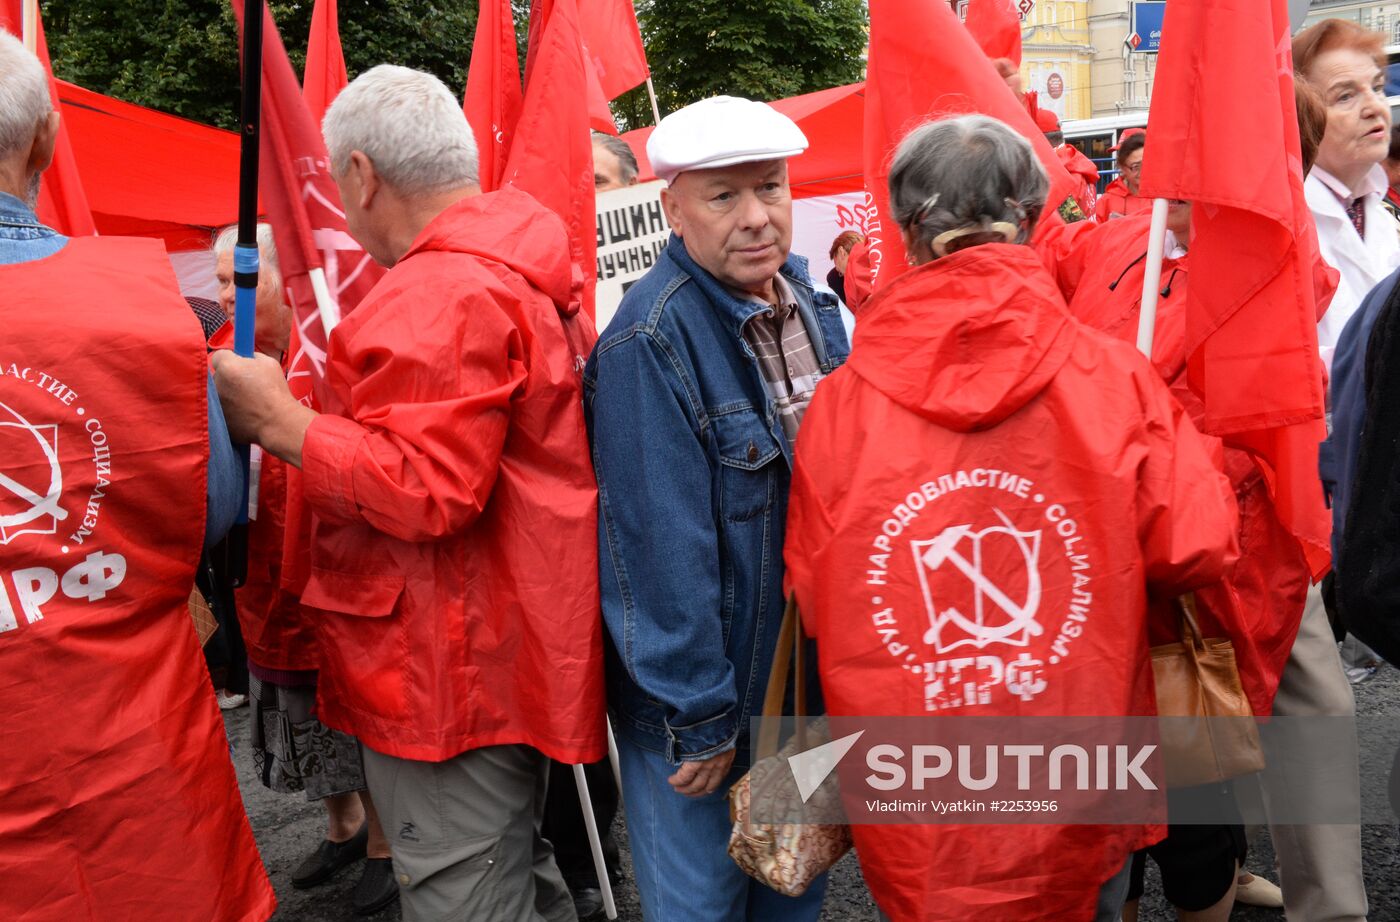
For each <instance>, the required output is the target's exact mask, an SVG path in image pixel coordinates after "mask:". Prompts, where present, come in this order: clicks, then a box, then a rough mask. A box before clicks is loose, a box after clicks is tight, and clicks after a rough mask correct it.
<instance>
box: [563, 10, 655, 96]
mask: <svg viewBox="0 0 1400 922" xmlns="http://www.w3.org/2000/svg"><path fill="white" fill-rule="evenodd" d="M579 19H580V22H579V27H580V29H582V31H583V44H584V47H585V48H586V49H587V51H588V60H589V61H590V62H591V63H592V65H593V69H594V70H596V71H597V72H598V85H599V86H600V87H602V90H603V98H604V99H616V98H617V97H619V96H621V95H622V94H623V93H625V92H627V91H628V90H630V89H632V87H634V86H636V85H637V84H639V83H642V82H644V81H645V80H646V79H647V77H649V76H650V75H651V70H650V69H649V68H648V67H647V53H646V49H645V48H644V47H642V32H641V30H640V29H638V28H637V11H636V9H635V8H634V7H633V6H632V0H580V2H579Z"/></svg>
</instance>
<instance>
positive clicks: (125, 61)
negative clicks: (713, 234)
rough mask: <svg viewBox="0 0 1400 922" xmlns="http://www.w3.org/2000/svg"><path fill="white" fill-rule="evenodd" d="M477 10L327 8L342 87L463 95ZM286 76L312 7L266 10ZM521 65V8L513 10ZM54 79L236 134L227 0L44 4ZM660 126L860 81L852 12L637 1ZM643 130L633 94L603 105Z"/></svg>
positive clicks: (233, 38)
mask: <svg viewBox="0 0 1400 922" xmlns="http://www.w3.org/2000/svg"><path fill="white" fill-rule="evenodd" d="M477 2H478V0H340V3H339V6H340V37H341V43H342V45H343V46H344V50H345V60H346V66H347V69H348V70H349V72H350V77H351V78H352V79H353V78H354V77H355V75H357V74H359V73H360V72H361V71H363V70H366V69H367V68H370V67H373V66H374V65H375V64H381V63H384V62H390V63H394V64H404V65H407V66H409V67H417V68H420V69H423V70H427V71H429V72H431V73H434V74H437V75H438V76H439V77H441V78H442V79H443V81H444V82H446V83H447V85H448V87H449V88H450V89H451V90H452V91H453V92H454V93H456V94H458V95H459V96H460V95H461V93H462V90H463V88H464V87H465V86H466V77H467V65H468V63H469V61H470V60H471V44H472V34H473V32H474V30H475V26H476V15H477ZM269 5H270V7H271V9H272V13H273V16H274V17H275V18H276V20H277V25H278V29H279V31H280V32H281V33H282V40H283V42H284V43H285V44H286V46H287V53H288V56H289V57H290V58H291V60H292V66H293V67H294V68H295V69H296V70H297V72H298V74H300V72H301V68H302V67H303V65H304V63H305V57H306V41H307V33H308V31H309V29H310V27H311V10H312V0H269ZM512 6H513V7H514V8H515V19H516V26H517V32H518V34H519V39H520V53H521V66H522V69H523V67H524V55H525V41H526V26H527V22H528V15H529V6H530V3H529V0H512ZM42 10H43V16H44V25H45V29H46V32H47V35H48V41H49V51H50V54H51V56H52V58H53V63H54V71H55V73H56V74H57V75H58V76H59V77H61V78H63V79H65V80H70V81H72V82H73V83H77V84H79V85H81V86H85V87H87V88H89V89H92V90H97V91H98V92H101V93H106V94H109V95H112V96H116V97H117V98H119V99H125V100H128V101H130V102H134V103H139V104H140V105H144V106H151V107H153V108H156V109H161V110H163V111H166V112H173V113H175V114H177V115H182V116H185V117H186V118H191V119H195V120H197V121H201V122H206V123H209V124H213V125H218V126H220V127H224V128H232V127H235V126H236V125H237V122H238V35H237V32H236V30H235V26H234V18H233V13H232V12H231V10H230V7H229V4H228V0H43V3H42ZM637 13H638V19H639V21H640V23H641V27H642V37H643V39H644V41H645V42H646V47H647V57H648V59H649V60H650V62H651V69H652V74H653V80H654V83H655V85H656V92H657V96H658V99H659V101H660V107H661V112H662V114H663V115H664V114H666V113H667V112H671V111H674V110H676V109H678V108H680V107H681V106H684V105H686V104H688V103H691V102H694V101H695V100H697V99H703V98H704V97H706V96H713V95H715V94H717V93H730V94H733V95H739V96H748V97H750V98H752V99H777V98H780V97H783V96H793V95H796V94H798V93H806V92H811V91H814V90H821V89H826V88H827V87H832V86H839V85H841V84H843V83H850V82H852V81H855V80H859V79H861V77H862V75H863V72H864V67H865V64H864V60H863V53H864V50H865V46H866V22H867V18H866V13H865V3H864V0H698V2H697V0H637ZM613 110H614V112H615V114H616V115H617V116H618V120H619V124H620V127H622V128H624V129H626V128H635V127H639V126H642V125H650V124H651V123H652V113H651V104H650V102H649V101H648V98H647V93H646V88H645V87H639V88H637V89H636V90H633V91H632V92H630V93H627V94H625V95H623V96H622V97H620V98H618V99H617V100H616V101H614V103H613Z"/></svg>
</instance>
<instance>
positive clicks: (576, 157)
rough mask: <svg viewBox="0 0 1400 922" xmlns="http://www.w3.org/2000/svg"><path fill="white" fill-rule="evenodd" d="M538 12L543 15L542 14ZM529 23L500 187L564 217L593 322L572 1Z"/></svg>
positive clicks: (581, 73) (587, 160)
mask: <svg viewBox="0 0 1400 922" xmlns="http://www.w3.org/2000/svg"><path fill="white" fill-rule="evenodd" d="M542 7H547V8H548V9H546V10H542V9H541V8H542ZM542 12H543V13H544V15H546V16H547V19H545V20H535V21H532V22H531V23H530V36H531V38H530V45H531V47H532V49H534V52H535V57H534V59H533V66H527V68H526V75H527V76H526V82H525V100H524V103H523V105H522V108H521V112H520V120H519V122H517V123H516V130H515V138H514V140H512V142H511V145H510V160H509V162H508V163H507V165H506V174H505V175H506V181H507V182H509V183H510V184H511V185H513V186H515V187H516V188H518V189H522V190H524V191H526V192H528V193H530V194H531V195H532V196H534V197H535V199H536V200H537V201H539V202H540V204H542V205H544V206H545V207H546V208H548V209H550V210H551V211H553V212H554V213H555V214H557V215H559V217H561V218H563V220H564V225H565V227H566V228H567V229H568V232H569V255H570V257H571V259H572V261H573V263H574V265H575V266H576V267H577V268H578V270H579V272H580V273H581V281H582V285H583V289H582V298H583V305H582V307H583V310H584V311H585V312H586V313H587V314H588V315H589V316H590V317H592V316H593V289H594V286H595V284H596V282H597V265H596V262H595V260H596V258H597V255H596V254H597V248H598V243H597V239H598V238H597V235H596V234H595V233H594V226H595V223H596V217H595V211H594V204H593V142H592V141H591V139H590V137H589V133H588V120H589V116H588V112H587V110H586V108H585V107H583V106H580V105H578V100H579V99H585V98H586V97H587V85H588V78H587V62H586V61H585V60H584V57H583V41H582V39H581V38H580V36H579V28H578V6H577V2H576V0H544V2H543V3H537V4H536V7H535V10H534V12H533V13H532V14H531V15H532V17H534V16H539V15H541V13H542Z"/></svg>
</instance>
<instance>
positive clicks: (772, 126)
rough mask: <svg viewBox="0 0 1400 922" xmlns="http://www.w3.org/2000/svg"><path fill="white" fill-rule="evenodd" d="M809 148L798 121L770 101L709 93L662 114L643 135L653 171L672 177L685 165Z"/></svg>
mask: <svg viewBox="0 0 1400 922" xmlns="http://www.w3.org/2000/svg"><path fill="white" fill-rule="evenodd" d="M806 149H807V136H806V135H804V134H803V133H802V129H801V128H798V127H797V123H796V122H794V121H793V120H792V119H790V118H788V117H787V116H786V115H783V114H782V113H781V112H779V111H778V110H776V109H774V108H773V107H772V106H768V105H765V104H763V103H761V102H754V101H753V100H751V99H740V98H738V97H736V96H713V97H711V98H710V99H702V100H700V101H699V102H694V103H691V104H690V105H688V106H686V107H685V108H684V109H678V110H677V111H675V112H672V113H671V114H670V115H668V116H666V117H665V118H663V119H662V120H661V124H660V125H657V126H656V130H655V131H653V132H652V133H651V137H650V138H648V139H647V159H649V160H650V161H651V169H652V172H654V173H656V175H657V176H659V177H660V178H662V179H664V180H666V182H668V183H669V182H671V181H672V180H674V179H675V178H676V177H677V176H679V175H680V174H681V173H684V172H685V171H687V170H708V169H713V168H715V167H721V166H733V165H734V164H736V163H753V162H754V161H756V160H781V159H783V158H784V157H795V156H797V155H798V154H800V153H802V152H803V151H804V150H806Z"/></svg>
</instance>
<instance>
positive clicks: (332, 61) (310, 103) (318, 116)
mask: <svg viewBox="0 0 1400 922" xmlns="http://www.w3.org/2000/svg"><path fill="white" fill-rule="evenodd" d="M337 20H338V17H337V15H336V7H335V0H316V5H315V6H314V7H312V9H311V38H310V39H309V41H308V42H307V44H306V75H305V76H304V77H303V78H302V81H301V95H302V98H304V99H305V100H306V108H308V109H310V110H311V117H312V118H313V119H315V120H316V124H317V125H319V124H321V120H322V119H324V118H325V117H326V110H327V109H329V108H330V107H331V103H332V102H333V101H334V100H335V97H336V96H337V95H338V94H339V93H340V91H341V90H343V89H345V87H346V84H348V83H349V82H350V77H349V74H347V73H346V71H345V53H344V52H343V51H342V50H341V47H340V24H339V22H338V21H337Z"/></svg>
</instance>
